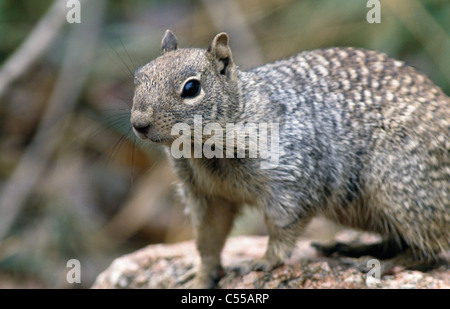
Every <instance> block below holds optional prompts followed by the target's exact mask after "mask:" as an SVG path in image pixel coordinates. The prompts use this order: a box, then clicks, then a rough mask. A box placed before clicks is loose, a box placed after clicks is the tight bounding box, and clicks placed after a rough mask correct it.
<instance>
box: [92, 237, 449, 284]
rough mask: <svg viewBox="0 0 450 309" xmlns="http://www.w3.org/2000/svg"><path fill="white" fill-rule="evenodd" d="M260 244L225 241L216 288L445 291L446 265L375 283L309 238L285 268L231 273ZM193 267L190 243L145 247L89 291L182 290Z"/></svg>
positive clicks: (257, 240) (258, 240) (259, 240)
mask: <svg viewBox="0 0 450 309" xmlns="http://www.w3.org/2000/svg"><path fill="white" fill-rule="evenodd" d="M266 243H267V237H256V236H252V237H249V236H240V237H233V238H229V239H228V240H227V243H226V246H225V248H224V251H223V253H222V258H223V265H224V268H225V275H224V277H223V278H222V279H221V280H220V281H219V283H218V288H242V289H246V288H252V289H259V288H268V289H276V288H326V289H334V288H352V289H353V288H408V289H409V288H447V289H448V288H450V268H449V265H448V263H445V264H444V265H441V266H439V267H438V268H435V269H433V270H431V271H429V272H420V271H412V270H403V271H400V272H397V273H395V274H393V275H388V276H384V277H383V278H382V279H381V280H377V279H375V278H367V275H366V274H362V273H361V272H360V271H358V270H357V269H355V268H352V267H351V266H349V265H348V263H344V261H343V260H342V259H339V258H326V257H320V256H318V255H317V254H316V252H315V250H314V249H313V248H312V247H311V246H310V243H311V241H309V240H299V241H298V243H297V246H296V249H295V251H294V252H293V254H292V256H291V258H290V259H289V260H288V261H287V262H286V264H285V265H283V266H281V267H279V268H277V269H275V270H273V271H272V272H270V273H265V272H256V271H255V272H250V273H248V274H246V275H243V276H242V275H240V274H239V273H238V271H237V270H235V269H233V267H235V266H238V265H240V264H241V263H242V262H243V261H245V260H248V259H254V258H257V257H261V256H262V255H263V254H264V250H265V247H266ZM447 261H448V260H447ZM198 263H199V257H198V255H197V251H196V249H195V245H194V242H193V241H187V242H182V243H177V244H171V245H150V246H148V247H145V248H143V249H141V250H138V251H136V252H134V253H131V254H128V255H125V256H122V257H120V258H118V259H116V260H115V261H114V262H113V263H112V264H111V265H110V267H109V268H108V269H106V270H105V271H104V272H103V273H101V274H100V275H99V276H98V277H97V279H96V281H95V283H94V285H93V288H99V289H102V288H104V289H109V288H185V287H186V286H187V283H186V282H182V280H180V279H181V278H183V277H184V276H185V274H186V273H188V272H192V271H193V269H195V265H198Z"/></svg>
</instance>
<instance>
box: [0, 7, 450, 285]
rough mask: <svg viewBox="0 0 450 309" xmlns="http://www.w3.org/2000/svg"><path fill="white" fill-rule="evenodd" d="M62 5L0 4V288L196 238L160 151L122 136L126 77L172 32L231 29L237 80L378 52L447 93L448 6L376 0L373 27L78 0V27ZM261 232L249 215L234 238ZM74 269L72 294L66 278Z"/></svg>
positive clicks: (335, 19)
mask: <svg viewBox="0 0 450 309" xmlns="http://www.w3.org/2000/svg"><path fill="white" fill-rule="evenodd" d="M57 2H59V4H58V3H57ZM67 2H68V1H65V0H58V1H49V0H45V1H44V0H42V1H35V0H1V1H0V42H1V43H0V288H9V287H12V288H15V287H16V288H19V287H20V288H28V287H29V288H34V287H42V288H53V287H59V288H79V287H89V286H90V285H91V284H92V283H93V281H94V280H95V278H96V276H97V275H98V274H99V273H100V272H101V271H102V270H104V269H105V268H106V267H107V266H108V265H109V264H110V263H111V261H112V260H113V259H114V258H116V257H118V256H120V255H121V254H124V253H127V252H131V251H134V250H137V249H138V248H141V247H143V246H145V245H147V244H150V243H173V242H177V241H182V240H186V239H191V238H192V233H191V226H190V223H189V219H188V218H187V217H186V216H185V215H184V214H183V206H182V205H181V204H180V202H179V201H178V200H177V198H176V195H175V194H174V184H175V182H176V179H175V177H174V175H173V174H172V172H171V170H170V168H169V166H168V165H167V161H166V160H165V159H164V156H163V155H162V152H161V150H160V149H158V148H156V147H153V146H152V145H147V144H142V143H140V142H139V141H137V140H136V139H135V137H134V136H133V134H132V132H131V130H130V125H129V111H130V108H131V100H132V95H133V79H132V74H133V72H134V70H135V69H137V68H138V67H139V66H142V65H144V64H145V63H147V62H148V61H150V60H151V59H153V58H155V57H157V56H158V55H159V53H160V42H161V37H162V35H163V34H164V31H165V30H166V29H168V28H170V29H172V30H173V31H174V32H175V33H176V35H177V36H178V39H179V43H180V46H181V47H192V46H195V47H207V45H208V43H209V41H210V40H211V38H212V37H213V36H214V35H215V34H216V33H218V32H220V31H227V32H228V33H229V35H230V40H231V41H230V45H231V48H232V50H233V56H234V59H235V62H236V63H237V64H238V65H239V66H240V68H241V69H247V68H250V67H254V66H257V65H260V64H263V63H266V62H270V61H273V60H276V59H279V58H283V57H287V56H290V55H293V54H296V53H297V52H300V51H302V50H309V49H315V48H321V47H329V46H358V47H364V48H369V49H374V50H378V51H383V52H385V53H387V54H389V55H390V56H392V57H394V58H397V59H401V60H404V61H406V62H408V63H409V64H411V65H413V66H415V67H416V68H418V69H419V70H421V71H422V72H424V73H425V74H427V75H428V76H429V77H430V78H431V79H432V80H433V81H434V82H435V83H436V84H438V85H439V86H440V87H441V88H442V89H443V90H444V91H445V92H446V93H447V94H449V93H450V2H449V1H445V0H429V1H425V0H423V1H419V0H390V1H384V0H381V1H380V2H381V23H380V24H369V23H368V22H367V21H366V14H367V12H368V11H369V8H367V7H366V3H367V1H365V0H303V1H297V0H227V1H219V0H204V1H195V0H190V1H187V0H185V1H182V0H172V1H157V0H153V1H144V0H127V1H125V0H122V1H121V0H110V1H104V0H95V1H80V2H81V23H80V24H69V23H67V21H66V13H67V12H68V11H69V9H70V8H66V4H67ZM26 42H27V43H26ZM263 232H264V229H263V227H262V225H261V219H260V218H259V217H258V216H257V215H255V214H251V215H249V216H246V217H245V218H244V219H242V220H241V221H239V222H238V223H237V224H236V229H235V231H234V233H238V234H239V233H252V234H259V233H263ZM319 232H320V233H322V234H323V233H324V232H323V230H322V229H321V228H316V229H315V230H314V228H313V230H312V232H311V233H310V234H311V235H313V236H314V237H319V236H320V235H319V236H318V234H320V233H319ZM331 232H333V229H331ZM331 232H330V233H331ZM308 235H309V234H308ZM324 237H326V236H324ZM193 254H194V253H193ZM74 258H75V259H78V260H80V262H81V268H82V273H81V279H82V283H81V284H69V283H67V281H66V273H67V270H68V269H67V268H66V262H67V261H68V260H69V259H74Z"/></svg>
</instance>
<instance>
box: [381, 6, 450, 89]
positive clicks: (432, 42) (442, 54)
mask: <svg viewBox="0 0 450 309" xmlns="http://www.w3.org/2000/svg"><path fill="white" fill-rule="evenodd" d="M386 4H387V5H388V6H389V7H390V8H391V9H392V10H393V11H394V12H395V14H396V15H397V16H398V17H399V19H400V20H401V21H402V23H403V24H404V25H405V26H406V28H408V30H409V31H411V33H412V34H413V35H414V36H415V37H416V38H417V40H418V41H419V42H421V44H422V45H423V47H424V49H425V50H426V52H427V53H428V54H429V55H430V56H431V59H433V61H434V62H435V63H436V66H437V67H438V69H439V70H440V71H441V72H442V74H443V75H444V77H445V79H446V80H447V82H450V70H448V68H449V67H450V57H449V56H448V47H450V36H449V34H448V33H447V32H446V31H445V29H443V28H442V27H441V25H439V23H438V22H436V20H435V19H434V17H433V16H432V15H431V14H430V13H429V12H428V11H427V10H426V9H425V8H424V7H423V4H422V3H420V2H419V1H418V0H407V1H406V0H396V1H386ZM418 21H420V22H418ZM430 33H433V35H429V34H430ZM441 50H442V51H441Z"/></svg>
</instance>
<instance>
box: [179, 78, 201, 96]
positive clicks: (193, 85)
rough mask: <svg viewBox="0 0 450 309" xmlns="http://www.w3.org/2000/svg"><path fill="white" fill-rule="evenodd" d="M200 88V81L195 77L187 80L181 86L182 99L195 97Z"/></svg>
mask: <svg viewBox="0 0 450 309" xmlns="http://www.w3.org/2000/svg"><path fill="white" fill-rule="evenodd" d="M200 88H201V87H200V81H198V80H197V79H191V80H188V81H187V82H186V84H184V86H183V90H182V91H181V97H182V98H184V99H189V98H193V97H196V96H198V94H199V93H200Z"/></svg>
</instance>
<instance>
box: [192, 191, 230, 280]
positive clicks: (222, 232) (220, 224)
mask: <svg viewBox="0 0 450 309" xmlns="http://www.w3.org/2000/svg"><path fill="white" fill-rule="evenodd" d="M189 211H190V214H191V218H192V223H193V227H194V232H195V239H196V245H197V250H198V252H199V254H200V259H201V262H200V267H199V268H198V270H197V273H196V274H195V277H194V281H193V283H192V287H193V288H213V287H214V286H215V285H216V284H217V282H218V281H219V279H220V277H221V275H222V271H223V270H222V266H221V259H220V254H221V252H222V249H223V246H224V244H225V240H226V238H227V236H228V234H229V232H230V230H231V227H232V225H233V221H234V218H235V217H236V213H237V212H238V207H237V205H235V204H233V203H230V202H228V201H225V200H224V199H221V198H214V197H203V198H196V199H194V200H192V201H191V205H190V209H189Z"/></svg>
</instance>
